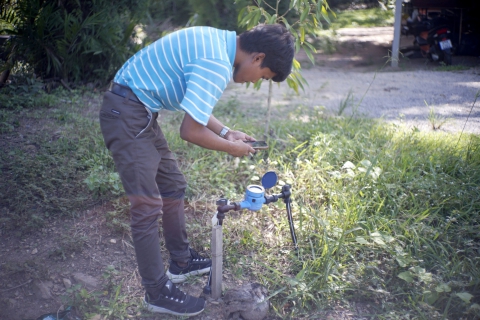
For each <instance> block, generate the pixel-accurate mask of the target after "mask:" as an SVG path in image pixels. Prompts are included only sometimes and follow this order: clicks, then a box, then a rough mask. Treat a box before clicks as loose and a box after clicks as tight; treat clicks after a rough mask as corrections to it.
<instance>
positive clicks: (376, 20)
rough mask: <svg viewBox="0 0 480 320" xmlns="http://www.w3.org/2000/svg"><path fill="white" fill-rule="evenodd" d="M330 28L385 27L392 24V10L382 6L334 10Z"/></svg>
mask: <svg viewBox="0 0 480 320" xmlns="http://www.w3.org/2000/svg"><path fill="white" fill-rule="evenodd" d="M335 14H336V17H335V18H333V19H332V24H331V25H330V28H332V29H339V28H357V27H385V26H392V25H393V21H394V16H393V11H392V10H384V9H382V8H370V9H362V10H344V11H339V12H336V13H335Z"/></svg>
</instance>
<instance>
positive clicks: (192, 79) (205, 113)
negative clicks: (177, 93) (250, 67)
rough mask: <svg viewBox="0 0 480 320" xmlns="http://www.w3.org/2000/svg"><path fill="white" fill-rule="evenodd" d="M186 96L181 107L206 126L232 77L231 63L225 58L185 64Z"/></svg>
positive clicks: (200, 60)
mask: <svg viewBox="0 0 480 320" xmlns="http://www.w3.org/2000/svg"><path fill="white" fill-rule="evenodd" d="M184 73H185V82H186V85H187V88H186V91H185V96H184V97H183V100H182V102H181V104H180V107H181V108H182V109H183V110H185V112H187V113H188V114H189V115H190V116H191V117H192V118H193V119H194V120H195V121H197V122H198V123H200V124H202V125H204V126H206V125H207V123H208V120H209V119H210V115H211V114H212V111H213V107H214V106H215V104H216V103H217V102H218V99H220V97H221V95H222V94H223V91H224V90H225V88H226V87H227V84H228V83H229V82H230V79H231V77H232V68H231V65H230V64H229V63H227V62H225V61H223V60H215V59H197V60H195V61H192V62H190V63H189V64H187V65H186V66H185V70H184Z"/></svg>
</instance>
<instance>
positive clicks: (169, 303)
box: [144, 280, 205, 316]
mask: <svg viewBox="0 0 480 320" xmlns="http://www.w3.org/2000/svg"><path fill="white" fill-rule="evenodd" d="M144 304H145V307H146V308H147V309H148V310H149V311H151V312H158V313H168V314H173V315H175V316H195V315H197V314H199V313H200V312H202V311H203V309H205V300H204V299H202V298H195V297H192V296H190V295H188V294H185V293H184V292H183V291H181V290H180V289H178V288H177V287H176V286H175V285H174V284H173V283H172V282H171V281H170V280H168V281H167V283H166V284H165V285H164V286H163V288H162V290H161V291H160V294H159V296H158V297H157V298H156V299H154V298H153V297H151V296H150V294H148V293H145V301H144Z"/></svg>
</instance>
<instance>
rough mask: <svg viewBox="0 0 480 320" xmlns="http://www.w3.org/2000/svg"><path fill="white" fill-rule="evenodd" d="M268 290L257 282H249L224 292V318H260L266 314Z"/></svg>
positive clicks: (248, 319) (255, 319) (245, 319)
mask: <svg viewBox="0 0 480 320" xmlns="http://www.w3.org/2000/svg"><path fill="white" fill-rule="evenodd" d="M267 296H268V291H267V289H266V288H265V287H263V286H262V285H260V284H258V283H249V284H246V285H243V286H241V287H238V288H234V289H230V290H228V291H227V292H225V295H224V298H223V300H224V302H225V317H226V319H229V318H230V319H240V317H241V318H242V319H244V320H262V319H264V318H265V317H266V316H267V314H268V309H269V303H268V300H267V299H266V298H267Z"/></svg>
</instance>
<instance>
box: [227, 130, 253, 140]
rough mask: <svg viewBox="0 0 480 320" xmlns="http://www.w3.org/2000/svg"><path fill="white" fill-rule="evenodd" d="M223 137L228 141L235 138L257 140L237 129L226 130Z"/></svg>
mask: <svg viewBox="0 0 480 320" xmlns="http://www.w3.org/2000/svg"><path fill="white" fill-rule="evenodd" d="M225 139H227V140H228V141H232V142H233V141H236V140H241V141H257V140H256V139H255V138H253V137H250V136H249V135H247V134H246V133H243V132H241V131H237V130H231V129H230V131H228V133H227V135H226V136H225Z"/></svg>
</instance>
